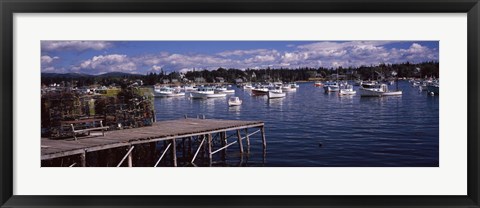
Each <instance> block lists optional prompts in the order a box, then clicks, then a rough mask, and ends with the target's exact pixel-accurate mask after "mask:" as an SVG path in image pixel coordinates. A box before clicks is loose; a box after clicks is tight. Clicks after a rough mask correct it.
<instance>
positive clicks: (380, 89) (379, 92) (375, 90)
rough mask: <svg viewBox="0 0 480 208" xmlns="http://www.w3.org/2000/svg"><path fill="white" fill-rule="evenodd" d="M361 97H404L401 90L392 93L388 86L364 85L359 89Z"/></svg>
mask: <svg viewBox="0 0 480 208" xmlns="http://www.w3.org/2000/svg"><path fill="white" fill-rule="evenodd" d="M358 91H359V93H360V96H362V97H383V96H400V95H402V91H401V90H396V91H390V90H388V86H387V85H386V84H380V85H378V84H372V83H364V84H362V86H361V87H360V89H358Z"/></svg>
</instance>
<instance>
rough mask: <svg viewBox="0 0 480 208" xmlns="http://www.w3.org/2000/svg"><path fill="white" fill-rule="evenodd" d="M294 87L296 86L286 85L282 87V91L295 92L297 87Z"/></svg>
mask: <svg viewBox="0 0 480 208" xmlns="http://www.w3.org/2000/svg"><path fill="white" fill-rule="evenodd" d="M295 85H296V84H286V85H284V86H282V90H283V91H284V92H290V91H296V90H297V87H296V86H295Z"/></svg>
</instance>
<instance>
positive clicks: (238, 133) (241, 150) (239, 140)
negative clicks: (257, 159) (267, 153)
mask: <svg viewBox="0 0 480 208" xmlns="http://www.w3.org/2000/svg"><path fill="white" fill-rule="evenodd" d="M237 137H238V146H239V147H240V153H243V145H242V136H241V135H240V130H237Z"/></svg>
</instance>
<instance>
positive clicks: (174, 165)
mask: <svg viewBox="0 0 480 208" xmlns="http://www.w3.org/2000/svg"><path fill="white" fill-rule="evenodd" d="M172 160H173V167H177V145H176V144H175V139H172Z"/></svg>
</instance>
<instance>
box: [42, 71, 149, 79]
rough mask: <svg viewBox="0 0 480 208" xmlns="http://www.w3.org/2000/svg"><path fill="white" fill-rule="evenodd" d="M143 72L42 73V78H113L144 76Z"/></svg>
mask: <svg viewBox="0 0 480 208" xmlns="http://www.w3.org/2000/svg"><path fill="white" fill-rule="evenodd" d="M143 76H144V75H141V74H130V73H124V72H109V73H105V74H99V75H91V74H82V73H65V74H61V73H42V78H89V77H99V78H111V77H143Z"/></svg>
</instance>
